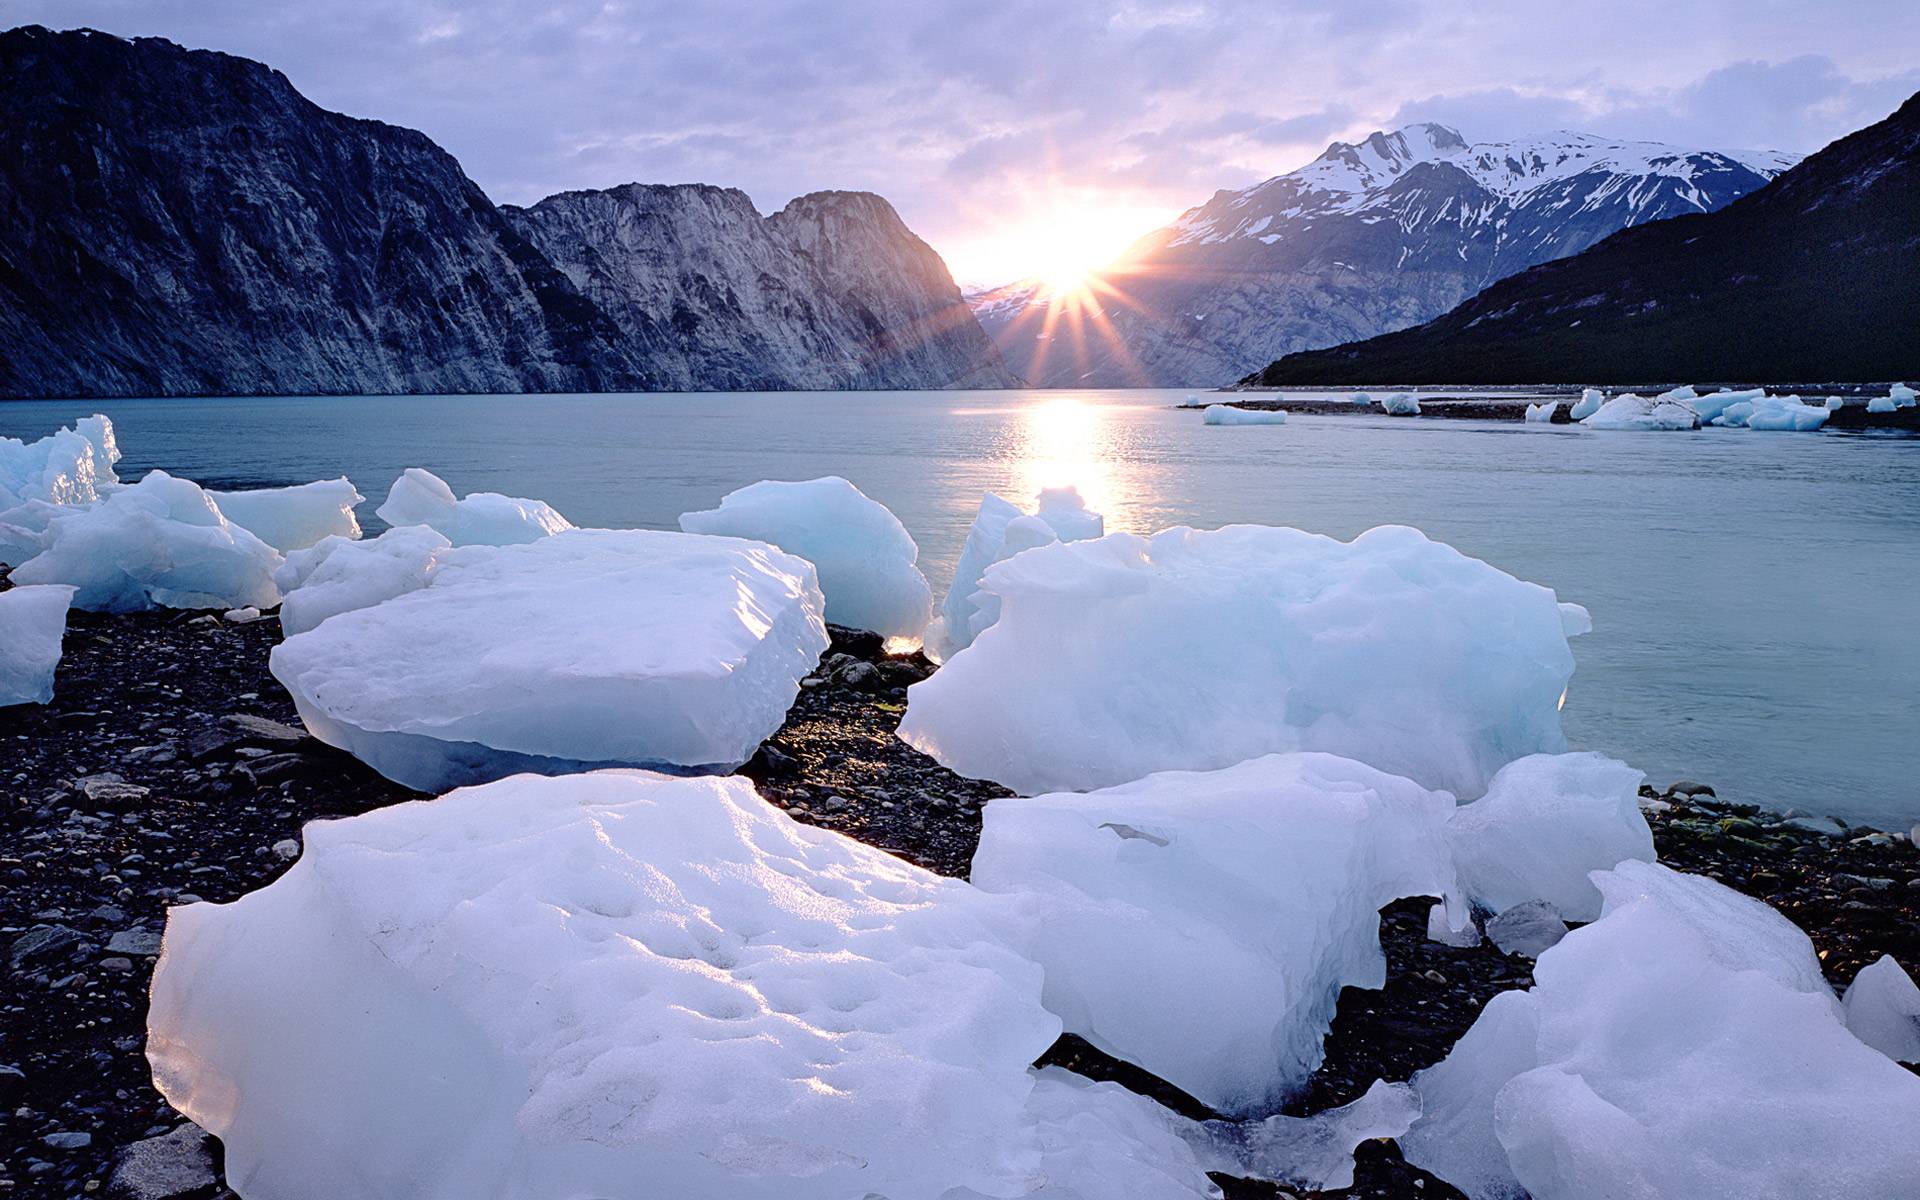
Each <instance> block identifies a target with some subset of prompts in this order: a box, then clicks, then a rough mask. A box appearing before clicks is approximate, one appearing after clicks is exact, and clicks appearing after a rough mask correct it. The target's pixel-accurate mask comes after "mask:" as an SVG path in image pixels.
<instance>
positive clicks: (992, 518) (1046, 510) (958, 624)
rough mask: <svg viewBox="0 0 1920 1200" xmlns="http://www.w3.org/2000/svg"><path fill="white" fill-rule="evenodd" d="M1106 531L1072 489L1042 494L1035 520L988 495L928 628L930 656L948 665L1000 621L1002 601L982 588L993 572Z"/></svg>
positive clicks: (1010, 503) (968, 533) (1060, 489)
mask: <svg viewBox="0 0 1920 1200" xmlns="http://www.w3.org/2000/svg"><path fill="white" fill-rule="evenodd" d="M1105 532H1106V519H1105V518H1104V517H1102V516H1101V515H1100V514H1099V513H1096V512H1090V511H1088V509H1087V507H1086V504H1085V502H1084V501H1083V500H1081V498H1080V493H1079V492H1078V491H1076V490H1075V489H1073V488H1071V487H1065V488H1047V489H1044V490H1043V491H1041V493H1040V496H1039V499H1038V501H1037V503H1036V504H1035V506H1034V512H1033V513H1032V514H1031V515H1029V514H1027V513H1024V512H1022V511H1021V510H1020V508H1019V506H1017V505H1015V504H1014V503H1012V502H1011V501H1008V500H1003V499H1001V498H1000V497H998V496H996V495H994V494H993V493H992V492H988V493H987V494H986V495H985V496H982V497H981V498H980V512H979V515H978V516H976V517H974V519H973V528H972V529H970V530H968V531H967V543H966V545H965V546H964V547H963V548H962V549H961V551H960V562H959V564H958V565H957V566H955V568H954V572H953V584H952V586H950V587H948V588H947V595H946V598H945V599H944V600H942V601H941V604H940V615H939V616H938V617H936V618H935V619H934V621H933V624H932V625H930V626H928V628H927V638H926V641H927V651H928V653H930V654H932V655H933V656H934V657H935V658H937V659H940V660H942V661H944V660H946V659H948V658H951V657H952V656H953V655H954V654H956V653H958V652H959V651H961V650H964V649H965V648H966V647H968V646H970V645H972V644H973V639H975V638H977V637H979V636H980V634H981V633H983V632H984V631H985V630H986V629H987V628H988V627H989V626H990V625H992V624H993V623H994V622H995V621H997V620H999V619H1000V597H998V596H996V595H994V594H992V593H991V592H983V591H981V590H980V585H981V583H982V581H983V578H984V576H985V575H986V570H987V568H988V567H990V566H992V565H993V564H994V563H997V562H1001V561H1003V560H1005V559H1009V558H1012V557H1013V556H1014V555H1016V554H1018V553H1020V552H1021V551H1022V550H1031V549H1033V548H1034V547H1036V546H1044V545H1047V544H1048V543H1050V542H1057V541H1065V542H1072V541H1085V540H1088V539H1091V538H1097V537H1100V536H1101V535H1102V534H1103V533H1105Z"/></svg>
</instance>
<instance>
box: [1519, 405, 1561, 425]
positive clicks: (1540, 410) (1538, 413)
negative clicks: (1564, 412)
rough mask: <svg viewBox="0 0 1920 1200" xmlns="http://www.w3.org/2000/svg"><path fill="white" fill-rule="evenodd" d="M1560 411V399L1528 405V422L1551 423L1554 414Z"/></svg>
mask: <svg viewBox="0 0 1920 1200" xmlns="http://www.w3.org/2000/svg"><path fill="white" fill-rule="evenodd" d="M1559 411H1560V402H1559V401H1558V400H1544V401H1542V402H1540V403H1539V404H1529V405H1527V423H1528V424H1529V425H1551V424H1553V414H1554V413H1556V412H1559Z"/></svg>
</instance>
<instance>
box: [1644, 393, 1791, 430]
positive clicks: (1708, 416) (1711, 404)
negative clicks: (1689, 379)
mask: <svg viewBox="0 0 1920 1200" xmlns="http://www.w3.org/2000/svg"><path fill="white" fill-rule="evenodd" d="M1687 391H1688V392H1693V389H1692V388H1688V389H1687ZM1672 395H1673V393H1671V392H1669V393H1668V396H1672ZM1766 395H1767V393H1766V391H1765V389H1763V388H1748V389H1746V390H1744V391H1738V392H1735V391H1727V390H1725V389H1723V390H1721V391H1718V392H1709V393H1708V394H1706V395H1704V396H1702V395H1699V394H1698V393H1694V394H1693V395H1692V396H1691V397H1689V398H1686V399H1683V400H1682V401H1681V402H1682V403H1684V404H1685V405H1686V406H1687V407H1688V408H1691V409H1692V410H1693V415H1694V416H1696V417H1699V418H1700V423H1701V424H1702V425H1712V424H1715V423H1717V422H1718V421H1719V418H1720V417H1721V416H1722V415H1723V414H1725V413H1726V411H1727V410H1728V409H1729V408H1732V407H1733V406H1734V405H1736V404H1743V405H1747V406H1748V407H1747V409H1746V410H1745V411H1749V412H1751V411H1752V405H1753V403H1754V402H1755V401H1757V400H1764V399H1766ZM1663 398H1665V397H1663Z"/></svg>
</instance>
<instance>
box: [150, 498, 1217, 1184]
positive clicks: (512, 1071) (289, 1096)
mask: <svg viewBox="0 0 1920 1200" xmlns="http://www.w3.org/2000/svg"><path fill="white" fill-rule="evenodd" d="M577 536H578V535H572V534H569V535H565V536H564V537H560V538H555V539H552V540H551V542H550V543H548V544H552V545H561V544H564V543H565V542H566V541H568V540H572V539H573V538H576V537H577ZM657 536H662V537H665V536H671V535H657ZM452 569H453V568H451V567H449V568H448V570H452ZM330 624H331V623H330ZM998 907H999V905H998V903H997V902H995V901H994V900H992V899H991V898H989V897H986V896H984V895H982V894H980V893H978V892H976V891H974V890H973V889H971V888H969V887H968V885H966V884H965V883H962V882H960V881H957V880H950V879H943V878H940V877H938V876H935V875H933V874H931V873H930V872H927V871H925V870H922V869H920V868H918V867H915V866H912V865H910V864H908V863H906V862H903V861H901V860H899V859H896V858H894V857H892V856H890V855H888V854H885V853H883V852H882V851H880V850H876V849H873V848H871V847H869V846H866V845H863V844H861V843H859V842H856V841H854V840H852V839H850V838H847V837H844V836H842V835H840V834H837V833H833V832H829V831H826V830H820V829H813V828H809V827H806V826H803V825H801V824H799V823H797V822H795V821H793V820H792V819H791V818H789V817H787V816H786V815H785V814H784V813H782V812H780V811H779V810H778V809H777V808H775V807H773V806H772V805H770V804H768V803H767V802H766V801H764V800H762V799H760V797H759V796H757V795H756V794H755V793H754V791H753V788H752V786H751V785H750V784H749V783H748V782H747V781H746V780H744V779H739V778H728V779H681V778H671V777H667V776H661V775H656V774H652V773H650V772H641V771H604V772H596V773H592V774H585V775H572V776H565V777H561V778H541V777H534V776H521V777H517V778H513V779H507V780H503V781H500V782H498V783H494V784H491V785H488V786H484V787H476V788H467V789H463V790H460V791H456V792H454V793H452V794H450V795H447V796H445V797H442V798H440V799H438V800H429V801H419V802H414V803H409V804H401V805H397V806H394V807H391V808H386V809H381V810H378V811H375V812H370V813H367V814H365V815H363V816H358V817H354V818H351V819H347V820H338V821H322V822H316V823H313V824H310V825H308V826H307V828H306V834H305V851H304V853H303V854H302V855H301V857H300V859H299V861H298V862H297V863H295V864H294V866H293V867H292V868H291V869H290V870H289V871H288V872H287V873H286V874H285V875H284V876H282V877H281V878H280V879H279V880H278V881H276V882H275V883H273V884H272V885H270V886H268V887H266V888H264V889H262V890H260V891H257V892H254V893H252V894H251V895H248V896H245V897H243V898H241V899H240V900H238V901H235V902H234V903H231V904H206V903H201V904H193V905H188V906H186V907H182V908H175V909H174V910H172V912H171V914H170V915H169V919H168V924H167V931H166V940H165V950H164V953H163V955H162V957H161V960H160V964H159V966H158V968H157V970H156V971H155V974H154V981H153V997H152V1008H151V1015H150V1018H149V1026H148V1029H149V1035H148V1056H149V1058H150V1059H151V1061H152V1063H153V1066H154V1078H155V1081H156V1083H157V1084H158V1086H159V1088H160V1090H161V1091H162V1093H163V1094H164V1095H165V1096H166V1097H167V1098H168V1100H169V1101H170V1102H171V1103H172V1104H173V1105H174V1106H175V1107H177V1108H178V1109H179V1110H180V1111H181V1112H183V1113H185V1114H186V1115H187V1116H188V1117H190V1118H191V1119H193V1120H194V1121H196V1122H197V1123H199V1124H200V1125H201V1126H202V1127H203V1128H205V1129H207V1130H208V1131H209V1132H211V1133H213V1134H215V1135H217V1136H218V1137H219V1138H220V1139H221V1140H222V1142H223V1143H224V1144H225V1146H226V1154H227V1174H228V1176H229V1178H232V1179H235V1180H245V1181H246V1182H247V1185H248V1186H247V1191H248V1194H249V1195H256V1196H274V1197H280V1198H282V1200H305V1198H312V1200H335V1198H336V1197H342V1196H349V1195H351V1196H356V1197H366V1198H369V1200H464V1198H467V1197H476V1196H501V1197H568V1196H600V1197H609V1198H627V1200H648V1198H653V1197H703V1196H712V1197H720V1196H725V1197H729V1198H733V1200H846V1198H848V1197H860V1196H874V1195H883V1196H887V1197H890V1198H892V1200H936V1198H939V1197H942V1196H947V1195H950V1194H951V1195H968V1194H978V1195H981V1196H991V1197H1013V1196H1022V1195H1027V1194H1030V1193H1032V1192H1033V1191H1034V1190H1035V1189H1038V1188H1040V1186H1041V1185H1042V1184H1044V1183H1046V1181H1047V1175H1048V1174H1049V1173H1057V1174H1059V1175H1062V1176H1067V1178H1064V1179H1057V1180H1055V1182H1056V1183H1063V1184H1065V1185H1066V1186H1064V1187H1052V1188H1046V1189H1044V1190H1039V1191H1038V1193H1037V1194H1038V1195H1039V1196H1040V1197H1043V1198H1051V1197H1071V1196H1085V1197H1087V1200H1109V1198H1110V1197H1114V1196H1118V1195H1121V1194H1130V1195H1131V1194H1140V1195H1149V1196H1152V1197H1155V1200H1160V1198H1161V1197H1168V1198H1172V1197H1181V1196H1187V1195H1206V1194H1208V1188H1207V1184H1206V1181H1205V1178H1204V1176H1201V1175H1199V1173H1198V1171H1197V1170H1190V1172H1189V1176H1190V1177H1189V1179H1188V1180H1187V1187H1186V1189H1185V1190H1182V1189H1180V1188H1177V1187H1175V1186H1172V1181H1171V1180H1162V1181H1161V1182H1164V1183H1166V1184H1167V1186H1161V1187H1158V1188H1155V1189H1151V1190H1146V1191H1142V1192H1139V1193H1133V1192H1115V1191H1111V1190H1107V1189H1105V1188H1098V1187H1096V1188H1093V1189H1090V1190H1086V1191H1076V1190H1073V1187H1072V1185H1073V1183H1074V1182H1075V1180H1074V1179H1073V1178H1071V1176H1073V1174H1074V1173H1075V1171H1076V1167H1077V1164H1078V1163H1081V1162H1085V1163H1090V1164H1091V1165H1092V1166H1094V1167H1095V1168H1096V1169H1098V1170H1100V1171H1103V1172H1106V1173H1107V1174H1108V1175H1109V1176H1110V1177H1112V1178H1119V1177H1121V1176H1124V1175H1125V1174H1126V1173H1127V1172H1128V1171H1129V1170H1130V1169H1131V1168H1129V1166H1128V1164H1127V1163H1126V1162H1125V1161H1124V1160H1125V1159H1126V1158H1128V1157H1130V1156H1138V1155H1143V1154H1144V1155H1146V1156H1147V1157H1150V1158H1151V1157H1157V1156H1158V1155H1157V1151H1164V1152H1165V1153H1167V1154H1171V1155H1175V1156H1179V1155H1181V1154H1183V1153H1185V1152H1184V1151H1183V1149H1182V1148H1181V1147H1179V1146H1177V1145H1174V1144H1173V1143H1174V1138H1173V1135H1172V1134H1171V1133H1170V1132H1165V1131H1156V1130H1155V1129H1154V1128H1153V1127H1152V1125H1153V1120H1152V1118H1151V1117H1150V1115H1149V1113H1148V1112H1146V1111H1143V1109H1142V1107H1141V1106H1142V1105H1144V1104H1145V1103H1146V1102H1144V1101H1137V1100H1136V1099H1134V1098H1130V1097H1121V1096H1117V1095H1115V1094H1114V1093H1115V1091H1116V1089H1113V1088H1111V1087H1097V1086H1094V1087H1087V1086H1082V1085H1079V1084H1077V1083H1074V1082H1072V1081H1071V1080H1067V1079H1062V1078H1061V1077H1060V1076H1061V1073H1043V1074H1042V1075H1041V1076H1040V1077H1038V1078H1037V1079H1036V1077H1035V1076H1034V1074H1033V1073H1031V1072H1030V1071H1029V1070H1028V1064H1029V1063H1031V1062H1032V1061H1033V1060H1034V1059H1035V1058H1036V1057H1037V1056H1038V1055H1039V1054H1040V1053H1041V1052H1042V1051H1044V1050H1045V1049H1046V1048H1047V1047H1048V1045H1049V1044H1051V1043H1052V1041H1053V1040H1054V1038H1055V1037H1056V1035H1057V1034H1058V1032H1059V1028H1060V1026H1059V1022H1058V1020H1057V1019H1055V1018H1054V1017H1053V1016H1051V1015H1050V1014H1049V1013H1047V1012H1046V1011H1045V1010H1044V1009H1043V1008H1042V1007H1041V1006H1040V1003H1039V992H1040V978H1039V968H1038V967H1036V966H1034V965H1033V964H1032V963H1030V962H1027V961H1025V960H1024V959H1022V958H1021V956H1020V955H1018V954H1017V953H1016V952H1014V951H1013V950H1012V949H1010V948H1008V946H1007V945H1006V944H1005V943H1004V942H1003V940H1002V938H1001V936H1000V935H999V932H998V927H997V921H996V919H995V912H996V911H997V909H998ZM1042 1125H1045V1126H1047V1127H1048V1128H1047V1133H1046V1139H1045V1144H1043V1135H1042V1131H1041V1128H1040V1127H1041V1126H1042ZM1089 1127H1091V1129H1092V1132H1093V1135H1094V1136H1093V1137H1091V1138H1085V1137H1084V1135H1085V1134H1086V1133H1087V1132H1088V1128H1089ZM1186 1159H1187V1162H1188V1163H1191V1161H1192V1159H1191V1155H1190V1154H1187V1156H1186ZM1171 1165H1175V1166H1177V1162H1175V1163H1173V1164H1171ZM1135 1179H1136V1181H1137V1182H1138V1183H1140V1184H1142V1185H1144V1184H1145V1183H1146V1180H1145V1179H1144V1178H1141V1177H1139V1176H1135ZM950 1189H951V1191H950Z"/></svg>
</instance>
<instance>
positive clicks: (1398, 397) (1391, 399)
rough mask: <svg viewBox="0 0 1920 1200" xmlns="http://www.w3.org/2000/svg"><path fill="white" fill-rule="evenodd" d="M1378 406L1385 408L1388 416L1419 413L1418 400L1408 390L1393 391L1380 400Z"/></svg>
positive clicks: (1411, 415)
mask: <svg viewBox="0 0 1920 1200" xmlns="http://www.w3.org/2000/svg"><path fill="white" fill-rule="evenodd" d="M1380 407H1381V408H1384V409H1386V410H1387V414H1388V415H1389V416H1395V417H1417V416H1419V415H1420V401H1419V400H1418V399H1416V398H1415V397H1414V396H1413V394H1412V393H1410V392H1395V393H1394V394H1393V395H1391V396H1388V397H1387V398H1386V399H1384V400H1382V401H1380Z"/></svg>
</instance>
